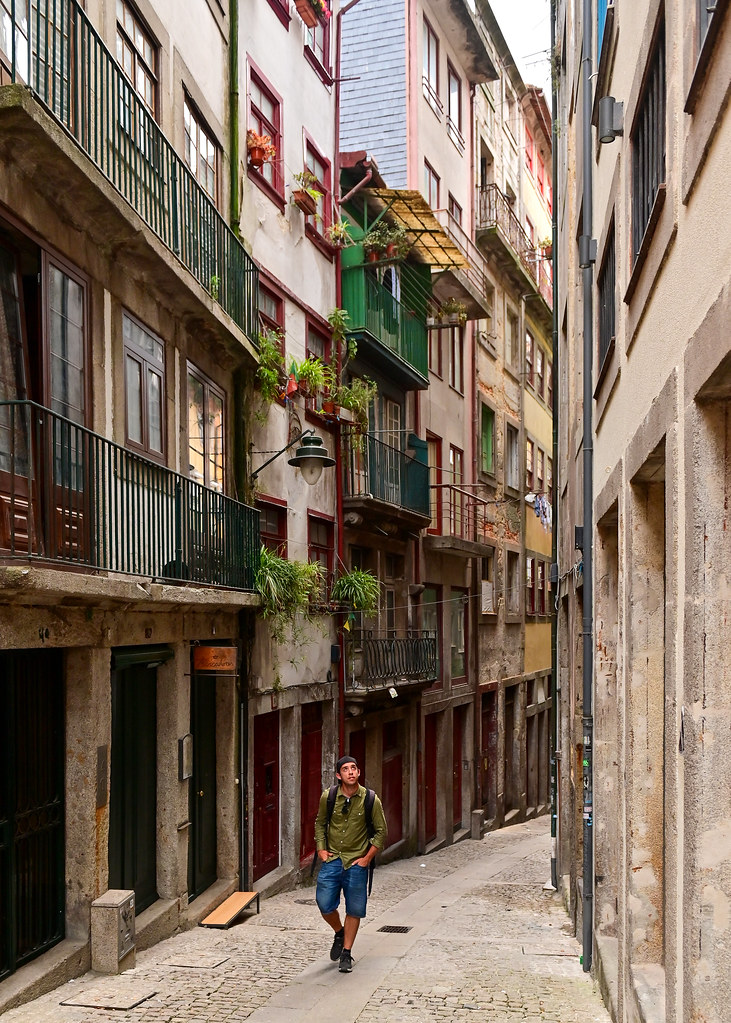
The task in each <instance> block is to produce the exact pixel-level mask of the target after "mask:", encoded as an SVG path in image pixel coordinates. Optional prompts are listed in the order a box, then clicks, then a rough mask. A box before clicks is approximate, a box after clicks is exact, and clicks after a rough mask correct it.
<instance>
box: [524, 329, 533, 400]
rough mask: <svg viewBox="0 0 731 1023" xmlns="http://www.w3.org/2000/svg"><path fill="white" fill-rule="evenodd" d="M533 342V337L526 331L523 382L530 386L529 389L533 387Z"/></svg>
mask: <svg viewBox="0 0 731 1023" xmlns="http://www.w3.org/2000/svg"><path fill="white" fill-rule="evenodd" d="M534 351H535V350H534V342H533V335H532V334H530V333H529V332H528V331H526V333H525V382H526V383H527V384H530V386H531V387H533V385H534V379H533V366H534V359H535V354H534Z"/></svg>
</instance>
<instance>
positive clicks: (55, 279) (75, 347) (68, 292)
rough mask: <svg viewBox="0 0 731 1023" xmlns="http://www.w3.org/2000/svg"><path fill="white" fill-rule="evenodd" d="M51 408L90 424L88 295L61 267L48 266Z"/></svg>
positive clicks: (72, 418)
mask: <svg viewBox="0 0 731 1023" xmlns="http://www.w3.org/2000/svg"><path fill="white" fill-rule="evenodd" d="M47 274H48V332H49V338H48V348H49V352H48V354H49V357H50V380H51V393H50V399H51V401H50V406H51V409H52V411H53V412H57V413H58V414H59V415H61V416H65V417H66V419H70V420H71V421H72V422H74V423H80V424H83V423H84V422H85V421H86V371H85V362H86V292H85V288H84V285H83V284H82V282H81V281H80V280H76V279H75V278H73V277H71V276H70V275H69V274H68V273H66V272H65V271H64V270H62V269H61V268H60V267H58V266H56V265H55V264H53V263H51V262H50V261H49V262H48V264H47Z"/></svg>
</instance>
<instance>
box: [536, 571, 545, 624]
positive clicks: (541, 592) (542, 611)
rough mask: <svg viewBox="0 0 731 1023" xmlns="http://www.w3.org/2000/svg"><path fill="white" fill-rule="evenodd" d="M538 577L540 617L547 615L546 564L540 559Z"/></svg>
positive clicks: (537, 592)
mask: <svg viewBox="0 0 731 1023" xmlns="http://www.w3.org/2000/svg"><path fill="white" fill-rule="evenodd" d="M536 568H537V575H536V602H537V610H538V614H539V615H544V614H545V613H546V562H545V561H541V560H540V559H539V561H538V564H537V566H536Z"/></svg>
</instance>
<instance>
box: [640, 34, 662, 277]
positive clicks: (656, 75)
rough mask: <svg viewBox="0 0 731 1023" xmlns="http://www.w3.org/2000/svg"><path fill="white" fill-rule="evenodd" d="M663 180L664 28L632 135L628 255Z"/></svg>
mask: <svg viewBox="0 0 731 1023" xmlns="http://www.w3.org/2000/svg"><path fill="white" fill-rule="evenodd" d="M664 181H665V28H664V26H662V27H661V28H660V32H659V34H658V38H657V42H656V43H655V51H654V53H653V55H652V59H651V61H650V64H649V67H648V72H647V81H646V83H645V91H644V94H643V96H642V100H641V101H640V105H639V112H638V114H637V120H636V122H635V129H634V132H633V135H632V257H633V259H634V258H636V257H637V253H638V252H639V251H640V246H641V244H642V239H643V237H644V235H645V231H646V230H647V225H648V224H649V222H650V215H651V213H652V207H653V203H654V202H655V196H656V195H657V192H658V188H659V186H660V185H661V184H662V183H663V182H664Z"/></svg>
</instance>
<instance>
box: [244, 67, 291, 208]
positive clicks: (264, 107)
mask: <svg viewBox="0 0 731 1023" xmlns="http://www.w3.org/2000/svg"><path fill="white" fill-rule="evenodd" d="M281 122H282V103H281V100H280V98H279V96H278V95H277V94H276V93H275V92H274V90H273V89H272V88H271V87H270V86H269V85H268V84H267V83H266V82H265V80H264V78H263V77H262V76H261V75H259V74H258V72H257V71H255V70H254V69H253V68H251V67H250V68H249V125H248V126H249V128H253V130H254V131H255V132H257V134H259V135H268V136H269V137H270V138H271V140H272V145H273V146H274V148H275V150H276V155H275V157H274V159H273V160H266V161H265V162H264V163H263V164H262V166H261V167H258V168H257V167H251V166H250V167H249V174H251V175H252V176H253V178H254V180H256V181H264V182H266V183H267V184H268V185H269V186H270V187H271V188H273V189H274V190H275V191H276V192H278V193H279V194H280V195H282V194H283V192H284V184H283V180H282V175H281V172H280V170H279V168H280V167H281V166H282V164H281V153H282V133H281Z"/></svg>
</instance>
